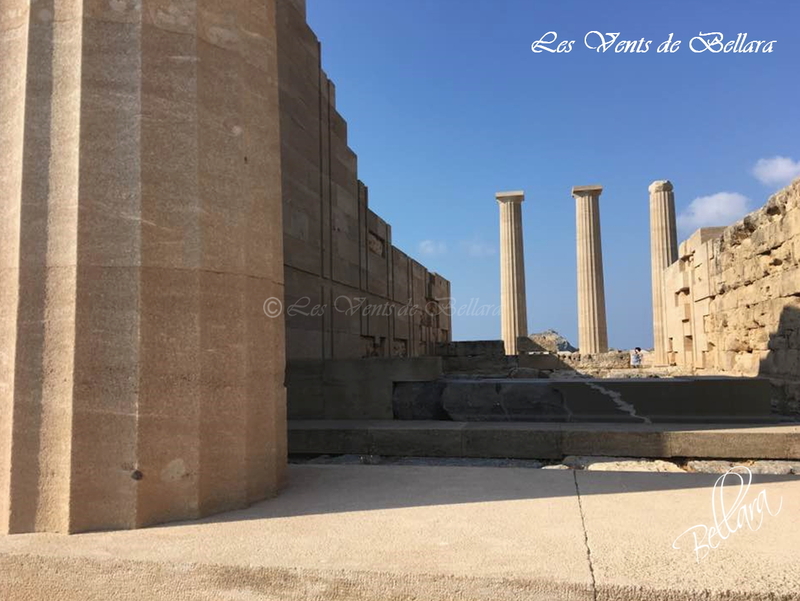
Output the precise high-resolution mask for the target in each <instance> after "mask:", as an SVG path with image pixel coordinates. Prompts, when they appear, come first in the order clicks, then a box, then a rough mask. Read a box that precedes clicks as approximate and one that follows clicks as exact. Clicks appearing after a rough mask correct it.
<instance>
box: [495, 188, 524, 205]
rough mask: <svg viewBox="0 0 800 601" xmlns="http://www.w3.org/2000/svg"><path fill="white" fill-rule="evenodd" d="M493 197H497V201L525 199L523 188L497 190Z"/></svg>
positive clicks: (519, 200) (520, 200)
mask: <svg viewBox="0 0 800 601" xmlns="http://www.w3.org/2000/svg"><path fill="white" fill-rule="evenodd" d="M494 197H495V198H496V199H497V202H522V201H524V200H525V192H524V191H523V190H514V191H512V192H498V193H497V194H495V195H494Z"/></svg>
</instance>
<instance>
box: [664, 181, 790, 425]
mask: <svg viewBox="0 0 800 601" xmlns="http://www.w3.org/2000/svg"><path fill="white" fill-rule="evenodd" d="M679 255H680V259H679V260H678V261H677V262H676V263H674V264H673V265H672V266H670V267H669V268H668V269H667V271H666V273H665V281H666V283H667V286H668V289H667V303H666V304H667V333H668V336H667V338H668V344H669V345H670V346H669V349H668V351H669V356H670V359H671V362H672V363H673V364H676V365H680V366H685V367H689V368H692V369H694V370H695V372H696V373H714V374H731V375H744V376H756V375H761V376H764V377H767V378H769V379H770V380H771V381H772V383H773V384H774V387H773V402H774V404H775V406H776V409H777V410H779V411H781V412H783V413H800V180H797V181H795V182H794V183H793V184H792V185H790V186H789V187H787V188H785V189H784V190H782V191H780V192H778V193H777V194H775V195H774V196H773V197H772V198H770V199H769V201H768V202H767V204H766V205H765V206H764V207H762V208H761V209H759V210H758V211H755V212H753V213H751V214H750V215H748V216H746V217H745V218H744V219H743V220H741V221H739V222H738V223H736V224H734V225H732V226H730V227H728V228H724V229H721V230H719V229H716V228H714V229H712V230H701V231H699V232H697V233H696V234H695V235H694V236H692V238H690V239H689V240H687V241H686V242H684V243H683V244H681V247H680V253H679Z"/></svg>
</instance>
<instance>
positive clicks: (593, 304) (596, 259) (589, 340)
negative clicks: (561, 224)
mask: <svg viewBox="0 0 800 601" xmlns="http://www.w3.org/2000/svg"><path fill="white" fill-rule="evenodd" d="M602 192H603V187H602V186H578V187H575V188H573V189H572V196H573V198H575V201H576V211H575V213H576V225H577V234H578V235H577V239H578V338H579V347H580V352H581V353H587V354H596V353H605V352H606V351H608V326H607V324H606V293H605V285H604V283H603V248H602V243H601V240H600V194H601V193H602Z"/></svg>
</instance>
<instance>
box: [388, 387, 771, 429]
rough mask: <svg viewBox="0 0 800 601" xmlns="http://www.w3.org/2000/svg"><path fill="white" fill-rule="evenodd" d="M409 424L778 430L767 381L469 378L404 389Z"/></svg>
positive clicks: (396, 410) (400, 409) (402, 410)
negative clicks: (773, 426) (771, 426)
mask: <svg viewBox="0 0 800 601" xmlns="http://www.w3.org/2000/svg"><path fill="white" fill-rule="evenodd" d="M392 409H393V414H394V417H395V418H397V419H405V420H416V419H423V420H431V419H441V420H453V421H522V422H530V421H537V422H539V421H555V422H631V423H651V422H667V423H708V422H711V423H737V422H740V423H754V422H766V423H770V422H772V423H775V422H777V421H779V420H780V416H778V415H775V414H774V413H773V411H772V389H771V386H770V383H769V381H768V380H766V379H761V378H724V377H713V378H667V379H659V378H650V379H648V378H643V379H616V380H612V379H565V380H556V379H522V378H496V379H483V380H475V379H464V378H441V379H439V380H437V381H432V382H409V381H406V382H396V383H395V384H394V392H393V397H392Z"/></svg>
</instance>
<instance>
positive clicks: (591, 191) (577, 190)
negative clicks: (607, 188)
mask: <svg viewBox="0 0 800 601" xmlns="http://www.w3.org/2000/svg"><path fill="white" fill-rule="evenodd" d="M602 193H603V186H600V185H599V184H595V185H592V186H575V187H574V188H572V197H573V198H578V197H579V196H600V195H601V194H602Z"/></svg>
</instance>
